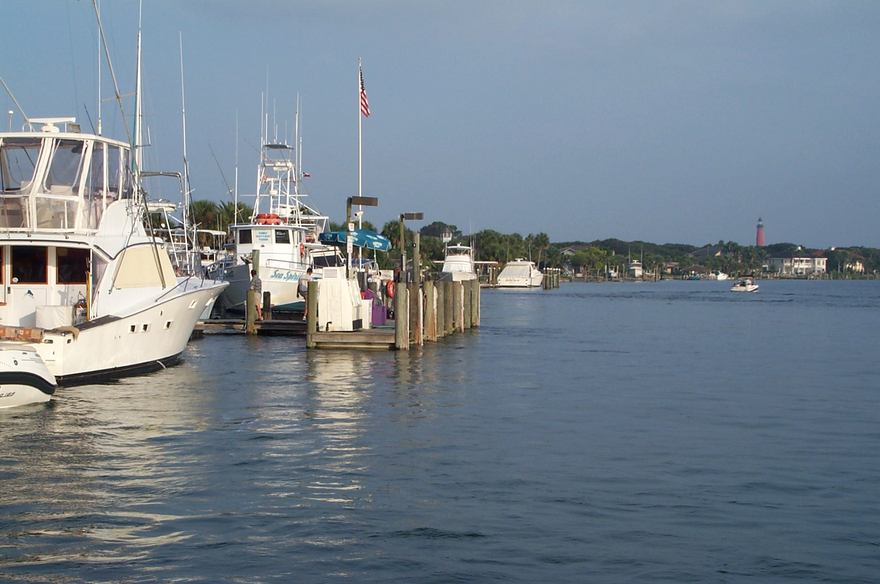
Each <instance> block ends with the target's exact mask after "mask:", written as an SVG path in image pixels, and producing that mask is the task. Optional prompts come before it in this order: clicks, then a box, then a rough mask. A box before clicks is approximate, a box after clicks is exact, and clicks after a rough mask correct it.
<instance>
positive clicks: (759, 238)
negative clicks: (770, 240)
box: [755, 217, 764, 247]
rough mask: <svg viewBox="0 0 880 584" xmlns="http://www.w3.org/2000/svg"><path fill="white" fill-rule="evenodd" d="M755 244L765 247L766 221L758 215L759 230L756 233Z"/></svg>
mask: <svg viewBox="0 0 880 584" xmlns="http://www.w3.org/2000/svg"><path fill="white" fill-rule="evenodd" d="M755 245H757V246H758V247H764V221H763V220H762V219H761V218H760V217H758V230H757V232H756V233H755Z"/></svg>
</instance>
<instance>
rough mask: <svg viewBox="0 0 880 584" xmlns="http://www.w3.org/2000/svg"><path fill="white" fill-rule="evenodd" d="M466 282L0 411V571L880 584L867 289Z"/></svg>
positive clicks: (871, 288) (112, 576)
mask: <svg viewBox="0 0 880 584" xmlns="http://www.w3.org/2000/svg"><path fill="white" fill-rule="evenodd" d="M728 287H729V285H728V284H726V283H723V282H719V283H714V282H664V283H657V284H642V285H635V284H632V285H629V284H625V285H615V284H602V285H597V284H564V285H563V287H562V288H561V289H559V290H554V291H551V292H542V291H532V292H526V291H520V292H508V291H485V292H484V293H483V323H482V324H483V326H482V327H481V328H480V329H479V331H478V332H476V331H475V332H471V333H468V334H464V335H459V336H456V337H452V338H449V339H446V340H445V341H443V342H441V343H439V344H436V345H430V346H427V347H426V348H425V349H424V350H422V351H413V352H410V353H393V352H376V353H353V352H307V351H306V350H305V349H304V343H303V341H302V339H285V338H254V339H246V338H244V337H229V336H212V337H208V338H205V339H202V340H200V341H196V342H193V343H191V344H190V346H189V349H188V351H187V354H186V361H185V362H184V363H183V364H181V365H180V366H178V367H174V368H172V369H168V370H166V371H162V372H160V373H157V374H154V375H150V376H145V377H140V378H135V379H128V380H123V381H120V382H117V383H115V384H111V385H100V386H98V385H95V386H84V387H74V388H65V389H61V390H59V392H58V394H57V399H56V400H55V401H54V402H53V403H51V404H50V405H48V406H42V405H41V406H33V407H27V408H21V409H18V410H11V411H6V412H0V487H2V498H0V580H4V581H22V582H78V581H89V582H120V581H127V582H149V581H172V580H174V581H201V582H218V581H240V582H261V581H278V582H329V581H343V580H345V581H354V582H627V581H645V582H738V581H747V580H748V581H760V582H782V581H790V582H847V583H850V582H876V581H877V580H878V574H880V496H878V495H880V363H878V347H880V283H878V282H761V290H760V291H759V292H758V293H757V294H753V295H745V294H743V295H737V294H731V293H730V292H728V291H727V289H728Z"/></svg>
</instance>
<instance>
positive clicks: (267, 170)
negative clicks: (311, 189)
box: [208, 137, 337, 312]
mask: <svg viewBox="0 0 880 584" xmlns="http://www.w3.org/2000/svg"><path fill="white" fill-rule="evenodd" d="M301 180H302V174H301V173H300V172H299V171H298V165H297V164H295V163H294V149H293V147H292V146H289V145H287V144H284V143H280V142H277V141H273V142H267V141H266V139H265V137H264V143H263V147H262V150H261V155H260V163H259V165H258V168H257V198H256V202H255V204H254V210H253V215H252V216H251V219H250V222H249V223H242V224H236V225H231V226H230V230H231V232H232V235H233V237H234V242H235V244H234V245H235V248H234V253H233V254H232V256H231V257H230V258H229V259H228V260H227V261H225V262H223V263H220V264H217V265H215V266H213V267H212V268H210V269H209V272H208V273H209V275H210V276H211V277H216V278H218V279H222V280H226V281H228V282H229V288H227V289H226V291H224V293H223V295H222V296H221V297H220V305H221V307H222V308H223V309H224V310H231V311H234V312H243V311H244V308H245V302H246V300H247V291H248V287H249V285H250V280H251V275H250V272H251V269H255V270H257V275H258V276H259V277H260V280H261V281H262V283H263V292H270V293H271V298H272V305H273V307H274V308H275V309H278V310H291V309H295V308H301V307H302V306H303V299H302V298H300V297H298V296H297V285H298V283H299V279H300V277H301V276H302V275H303V274H305V272H306V270H307V269H308V268H309V267H311V266H312V265H313V263H314V262H313V257H312V256H313V255H314V256H316V257H317V256H320V257H321V259H322V260H327V259H328V258H330V261H331V262H336V261H337V258H336V255H337V253H336V250H335V249H334V248H332V247H329V246H325V245H323V244H321V243H319V242H318V235H319V234H320V233H322V232H323V231H324V230H325V229H326V228H327V224H328V222H329V218H328V217H327V216H325V215H321V214H320V213H318V212H317V211H315V210H314V209H313V208H311V207H309V206H308V205H306V204H305V203H304V202H303V201H302V198H303V197H304V196H305V195H304V194H302V193H301V192H300V189H299V186H298V185H299V183H300V181H301ZM255 252H258V253H255ZM321 252H323V253H321ZM255 257H257V258H258V260H257V262H254V258H255ZM319 263H321V262H319ZM254 264H256V265H254ZM324 265H327V264H326V263H324V264H322V265H321V267H324Z"/></svg>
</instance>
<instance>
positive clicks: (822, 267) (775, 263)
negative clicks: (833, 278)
mask: <svg viewBox="0 0 880 584" xmlns="http://www.w3.org/2000/svg"><path fill="white" fill-rule="evenodd" d="M827 264H828V258H809V257H795V258H769V259H768V260H767V270H768V271H769V272H775V273H777V274H779V275H780V276H795V277H796V276H807V277H808V276H821V275H824V274H825V273H826V272H827Z"/></svg>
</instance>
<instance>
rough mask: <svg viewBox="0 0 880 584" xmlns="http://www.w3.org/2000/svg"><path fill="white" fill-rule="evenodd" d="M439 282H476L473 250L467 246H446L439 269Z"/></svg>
mask: <svg viewBox="0 0 880 584" xmlns="http://www.w3.org/2000/svg"><path fill="white" fill-rule="evenodd" d="M438 279H439V280H440V281H441V282H443V281H449V282H462V281H467V280H476V279H477V272H476V270H475V269H474V250H473V248H472V247H470V246H468V245H447V246H446V255H445V257H444V259H443V267H442V268H440V277H439V278H438Z"/></svg>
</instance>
